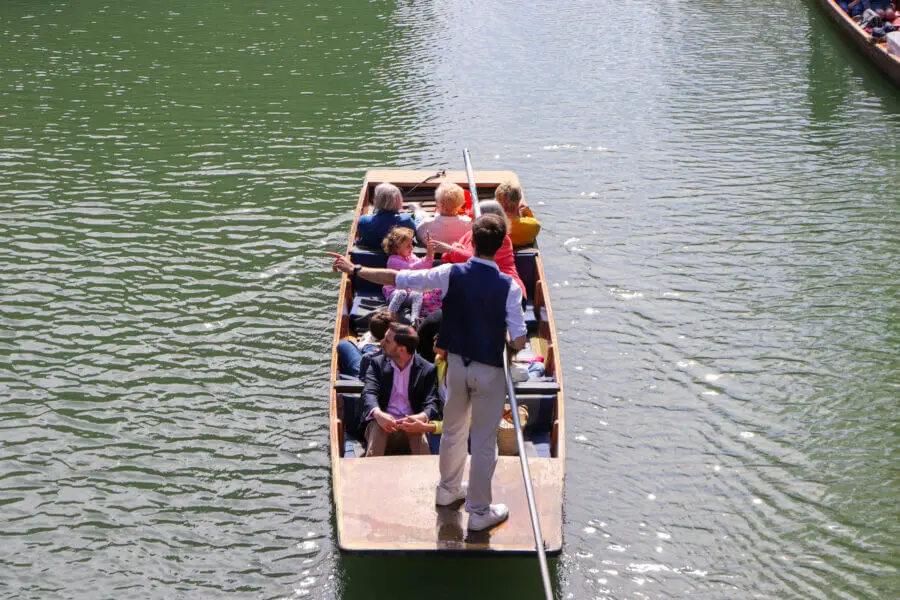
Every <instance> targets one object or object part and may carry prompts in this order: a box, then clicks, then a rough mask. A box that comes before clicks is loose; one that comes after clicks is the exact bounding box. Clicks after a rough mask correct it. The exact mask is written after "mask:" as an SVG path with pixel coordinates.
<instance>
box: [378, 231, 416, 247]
mask: <svg viewBox="0 0 900 600" xmlns="http://www.w3.org/2000/svg"><path fill="white" fill-rule="evenodd" d="M413 235H414V234H413V230H412V229H410V228H409V227H393V228H391V230H390V231H389V232H388V234H387V235H386V236H384V239H383V240H381V249H382V250H384V253H385V254H397V248H399V247H400V244H402V243H403V242H405V241H406V240H412V239H413Z"/></svg>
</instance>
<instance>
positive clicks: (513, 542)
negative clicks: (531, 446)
mask: <svg viewBox="0 0 900 600" xmlns="http://www.w3.org/2000/svg"><path fill="white" fill-rule="evenodd" d="M529 466H530V468H531V477H532V484H533V487H534V493H535V501H536V503H537V506H538V512H539V514H540V521H541V530H542V533H543V536H544V543H545V546H546V550H547V552H548V553H551V554H552V553H558V552H560V550H561V549H562V514H561V512H562V504H561V503H560V501H559V499H560V497H561V495H562V483H563V472H562V465H561V464H560V461H559V460H558V459H531V460H530V461H529ZM468 470H469V469H468V462H467V464H466V474H465V475H464V479H468ZM340 481H341V484H340V488H341V489H340V492H339V502H338V504H337V506H338V507H339V509H338V510H339V511H340V514H339V515H338V518H337V523H338V544H339V545H340V547H341V549H343V550H345V551H348V552H367V551H368V552H371V551H380V550H382V549H383V548H384V547H385V546H390V547H391V548H392V550H393V551H405V552H433V551H435V550H444V551H473V550H474V551H482V552H503V553H525V552H534V550H535V548H534V534H533V533H532V530H531V517H530V516H529V513H528V501H527V499H526V497H525V486H524V484H523V482H522V470H521V465H520V464H519V458H518V457H516V456H501V457H500V459H499V461H498V463H497V471H496V473H495V475H494V480H493V495H494V501H495V502H503V503H504V504H506V505H507V506H509V519H508V520H507V521H506V522H505V523H502V524H501V525H499V526H497V527H495V528H494V529H491V530H487V531H479V532H475V531H472V532H470V531H467V530H466V524H467V521H468V515H467V513H466V511H465V509H464V508H463V507H462V505H461V504H462V503H459V504H457V505H455V506H451V507H437V506H435V504H434V493H435V486H437V483H438V457H437V456H414V457H413V456H385V457H379V458H368V459H363V460H343V461H341V466H340ZM385 481H390V482H391V485H389V486H385V485H384V482H385Z"/></svg>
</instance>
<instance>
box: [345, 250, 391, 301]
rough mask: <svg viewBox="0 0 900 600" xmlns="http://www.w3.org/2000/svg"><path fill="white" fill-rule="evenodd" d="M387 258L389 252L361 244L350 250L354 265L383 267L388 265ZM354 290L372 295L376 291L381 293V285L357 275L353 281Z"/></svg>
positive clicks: (357, 292) (351, 260)
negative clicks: (362, 246)
mask: <svg viewBox="0 0 900 600" xmlns="http://www.w3.org/2000/svg"><path fill="white" fill-rule="evenodd" d="M387 259H388V257H387V254H385V253H384V252H382V251H381V250H367V249H365V248H360V247H359V246H355V247H353V248H352V249H351V250H350V262H352V263H353V264H354V265H361V266H363V267H372V268H374V269H383V268H385V267H386V266H387ZM353 291H354V292H355V293H356V294H365V295H372V294H373V293H376V292H377V293H378V294H381V286H380V285H378V284H377V283H372V282H371V281H366V280H365V279H362V278H360V277H357V278H356V279H355V280H354V282H353Z"/></svg>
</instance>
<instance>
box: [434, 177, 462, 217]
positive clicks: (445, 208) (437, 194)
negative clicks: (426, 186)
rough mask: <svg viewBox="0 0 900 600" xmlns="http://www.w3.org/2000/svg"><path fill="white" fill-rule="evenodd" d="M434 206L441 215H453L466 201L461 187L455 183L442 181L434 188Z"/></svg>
mask: <svg viewBox="0 0 900 600" xmlns="http://www.w3.org/2000/svg"><path fill="white" fill-rule="evenodd" d="M434 202H435V204H436V206H435V208H436V209H437V211H435V212H440V213H441V214H442V215H447V216H454V215H456V213H458V212H459V209H460V207H461V206H462V205H463V204H465V202H466V195H465V192H463V189H462V188H461V187H459V186H458V185H456V184H455V183H442V184H441V185H439V186H437V189H436V190H434Z"/></svg>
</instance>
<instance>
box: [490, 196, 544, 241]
mask: <svg viewBox="0 0 900 600" xmlns="http://www.w3.org/2000/svg"><path fill="white" fill-rule="evenodd" d="M494 200H496V201H497V202H499V203H500V206H502V207H503V210H504V211H506V218H507V219H509V239H510V240H512V245H513V246H525V245H528V244H533V243H534V240H535V239H537V235H538V233H540V231H541V222H540V221H538V220H537V219H535V218H534V213H533V212H531V209H530V208H528V204H526V203H525V197H524V195H523V193H522V186H520V185H519V184H518V183H513V182H511V181H504V182H503V183H501V184H500V185H498V186H497V189H496V190H494Z"/></svg>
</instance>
